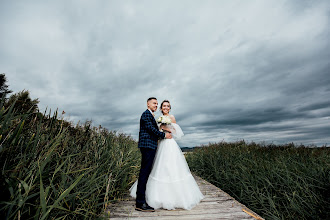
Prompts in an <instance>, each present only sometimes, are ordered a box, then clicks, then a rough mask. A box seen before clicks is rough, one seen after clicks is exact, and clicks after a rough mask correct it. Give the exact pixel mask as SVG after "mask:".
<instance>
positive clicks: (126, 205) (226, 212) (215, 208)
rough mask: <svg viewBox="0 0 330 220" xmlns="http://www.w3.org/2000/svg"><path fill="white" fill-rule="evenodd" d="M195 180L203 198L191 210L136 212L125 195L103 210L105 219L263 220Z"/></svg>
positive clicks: (239, 204)
mask: <svg viewBox="0 0 330 220" xmlns="http://www.w3.org/2000/svg"><path fill="white" fill-rule="evenodd" d="M194 178H195V180H196V182H197V184H198V186H199V187H200V190H201V192H202V193H203V194H204V196H205V198H204V199H203V200H202V201H201V203H199V204H198V205H197V206H196V207H194V208H193V209H192V210H184V209H176V210H164V209H159V210H156V211H155V212H139V211H136V210H135V199H133V198H131V197H130V196H129V195H127V197H126V198H125V199H124V200H123V201H120V202H118V203H116V204H112V205H110V207H109V208H108V209H107V211H106V216H108V217H109V219H111V220H124V219H133V220H140V219H141V220H142V219H146V220H149V219H150V220H151V219H157V220H158V219H160V220H171V219H175V220H181V219H182V220H192V219H194V220H198V219H203V220H211V219H212V220H214V219H240V220H245V219H246V220H248V219H249V220H251V219H252V220H253V219H258V220H259V219H263V218H261V217H260V216H259V215H258V214H256V213H255V212H253V211H252V210H250V209H248V208H247V207H246V206H244V205H243V204H241V203H239V202H238V201H236V200H235V199H234V198H233V197H231V196H230V195H228V194H227V193H226V192H224V191H222V190H221V189H220V188H218V187H216V186H214V185H212V184H211V183H209V182H207V181H205V180H203V179H202V178H200V177H198V176H195V175H194Z"/></svg>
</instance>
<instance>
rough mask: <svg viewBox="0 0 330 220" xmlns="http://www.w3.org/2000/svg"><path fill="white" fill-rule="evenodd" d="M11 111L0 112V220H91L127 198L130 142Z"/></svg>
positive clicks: (134, 154)
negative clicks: (111, 204)
mask: <svg viewBox="0 0 330 220" xmlns="http://www.w3.org/2000/svg"><path fill="white" fill-rule="evenodd" d="M14 106H15V102H13V103H12V104H11V105H10V106H8V107H5V106H4V103H3V101H2V103H1V106H0V108H1V109H0V159H1V160H0V166H1V167H0V168H1V177H0V179H1V189H0V193H1V201H0V203H1V208H0V215H1V216H2V217H3V218H4V219H90V218H97V217H100V216H102V215H103V213H104V210H105V209H106V206H107V205H109V204H110V202H114V201H116V200H118V199H120V198H121V197H122V196H123V194H124V193H126V192H127V189H128V187H129V186H130V185H131V183H132V182H133V181H134V180H135V178H136V177H135V176H134V175H135V174H136V173H137V169H138V164H139V161H140V154H139V152H138V148H137V143H136V141H134V140H133V139H132V138H131V137H130V136H127V135H125V134H118V133H116V132H112V131H108V130H106V129H104V128H101V127H100V128H96V127H92V125H91V123H90V122H86V123H85V124H83V125H79V124H78V125H76V126H73V125H71V123H69V122H67V121H65V120H63V119H62V118H58V114H57V112H54V114H53V116H51V113H49V114H48V115H46V114H45V113H44V114H42V113H39V112H37V113H35V112H33V111H27V112H22V111H21V109H19V110H18V111H16V110H15V108H14Z"/></svg>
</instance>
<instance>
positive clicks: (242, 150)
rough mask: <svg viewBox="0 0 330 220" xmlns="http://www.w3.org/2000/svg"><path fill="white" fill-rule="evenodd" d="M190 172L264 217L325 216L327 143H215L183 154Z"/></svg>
mask: <svg viewBox="0 0 330 220" xmlns="http://www.w3.org/2000/svg"><path fill="white" fill-rule="evenodd" d="M186 159H187V162H188V164H189V166H190V168H191V170H192V171H193V172H195V173H196V174H197V175H199V176H201V177H202V178H205V179H206V180H208V181H210V182H211V183H213V184H215V185H216V186H218V187H220V188H221V189H222V190H224V191H225V192H227V193H229V194H230V195H231V196H233V197H234V198H235V199H237V200H238V201H239V202H241V203H243V204H245V205H246V206H247V207H249V208H250V209H252V210H253V211H255V212H256V213H258V214H259V215H261V216H263V217H264V218H265V219H330V148H329V147H325V146H324V147H305V146H295V145H294V144H288V145H282V146H275V145H268V146H266V145H261V144H255V143H249V144H248V143H245V142H244V141H240V142H236V143H226V142H221V143H216V144H209V145H207V146H201V147H198V148H195V150H194V152H192V153H188V154H187V155H186Z"/></svg>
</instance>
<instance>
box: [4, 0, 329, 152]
mask: <svg viewBox="0 0 330 220" xmlns="http://www.w3.org/2000/svg"><path fill="white" fill-rule="evenodd" d="M329 11H330V3H329V2H328V1H326V0H323V1H322V0H319V1H308V0H304V1H300V0H299V1H298V0H291V1H288V0H280V1H275V0H274V1H258V0H256V1H206V2H203V3H198V2H191V1H180V2H177V1H166V2H159V1H158V2H155V1H140V2H139V3H138V4H137V3H135V2H134V1H125V2H123V1H96V2H88V1H79V2H78V1H69V2H68V1H57V2H45V1H33V2H29V3H25V2H24V1H3V3H2V5H1V7H0V27H1V30H3V31H2V40H1V42H0V66H1V67H2V69H1V72H4V73H6V75H7V77H8V80H9V85H10V89H11V90H14V91H20V90H22V89H28V90H29V91H30V92H31V95H32V97H33V98H39V100H40V104H39V106H40V108H41V109H42V110H43V109H45V108H46V107H48V108H51V109H56V108H59V111H60V112H61V111H62V110H64V111H65V112H66V115H65V117H66V118H67V119H68V120H71V121H73V122H75V123H77V122H78V121H81V122H83V121H85V120H86V119H87V120H92V121H93V123H94V124H95V125H96V126H98V125H99V124H101V125H102V126H103V127H107V128H109V129H112V130H117V131H120V132H124V133H128V134H131V135H132V136H133V137H134V138H137V134H138V129H139V117H140V115H141V113H142V112H143V111H144V110H145V109H146V100H147V98H148V97H150V96H156V97H157V98H158V101H159V103H160V102H161V101H162V100H163V99H169V100H170V101H171V104H172V113H173V114H174V115H175V116H176V118H177V121H178V123H179V124H180V125H182V128H183V131H184V132H185V134H186V136H185V137H184V138H183V139H182V140H180V142H179V143H180V145H181V146H195V145H199V144H207V143H208V142H217V141H221V140H225V141H236V140H240V139H245V140H248V141H266V142H274V143H287V142H292V141H293V142H297V143H304V144H312V143H314V144H318V145H322V144H326V143H329V141H330V139H329V135H328V134H329V132H328V131H329V124H330V123H329V122H330V119H329V118H330V102H329V98H328V97H330V86H329V85H330V61H329V60H330V39H329V36H330V24H329V21H330V19H329V18H330V13H329ZM159 114H160V113H159V112H157V116H158V115H159Z"/></svg>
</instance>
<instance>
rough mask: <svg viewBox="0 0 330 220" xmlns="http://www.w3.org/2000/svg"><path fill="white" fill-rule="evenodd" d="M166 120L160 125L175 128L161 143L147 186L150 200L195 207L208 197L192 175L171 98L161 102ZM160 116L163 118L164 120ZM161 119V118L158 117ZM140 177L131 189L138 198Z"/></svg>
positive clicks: (165, 206) (162, 204)
mask: <svg viewBox="0 0 330 220" xmlns="http://www.w3.org/2000/svg"><path fill="white" fill-rule="evenodd" d="M160 109H161V111H162V113H163V116H161V117H160V118H161V119H163V122H166V121H168V122H167V124H168V123H169V122H170V124H168V125H165V124H162V125H161V126H160V129H162V130H163V131H165V132H166V131H171V133H172V136H173V138H172V139H162V140H160V141H159V143H158V147H157V152H156V155H155V159H154V162H153V167H152V171H151V173H150V176H149V179H148V182H147V188H146V201H147V203H148V204H149V205H150V206H151V207H153V208H155V209H159V208H163V209H168V210H173V209H175V208H182V209H192V208H193V207H194V206H196V205H197V204H198V203H199V202H200V200H202V199H203V198H204V196H203V194H202V193H201V191H200V189H199V187H198V185H197V183H196V181H195V179H194V177H193V176H192V175H191V172H190V169H189V167H188V164H187V162H186V160H185V158H184V156H183V154H182V151H181V149H180V147H179V146H178V144H177V143H176V141H175V139H179V138H180V137H181V136H183V132H182V130H181V128H180V126H179V125H177V124H176V121H175V118H174V116H173V115H169V111H170V109H171V106H170V102H169V101H168V100H164V101H163V102H162V104H161V106H160ZM161 119H159V120H161ZM157 121H158V120H157ZM136 189H137V181H136V182H135V183H134V184H133V186H132V187H131V189H130V195H131V196H132V197H134V198H136Z"/></svg>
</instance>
